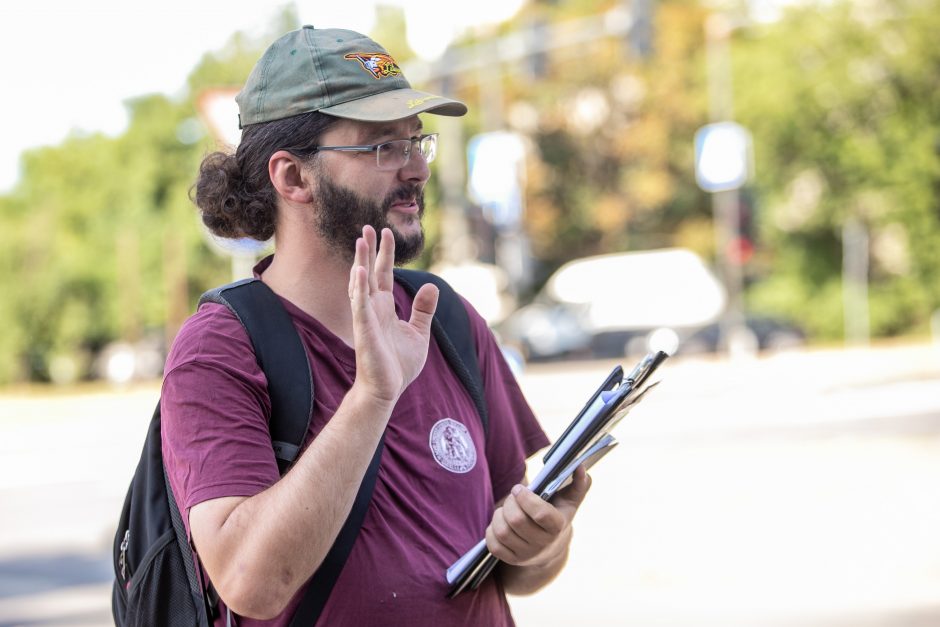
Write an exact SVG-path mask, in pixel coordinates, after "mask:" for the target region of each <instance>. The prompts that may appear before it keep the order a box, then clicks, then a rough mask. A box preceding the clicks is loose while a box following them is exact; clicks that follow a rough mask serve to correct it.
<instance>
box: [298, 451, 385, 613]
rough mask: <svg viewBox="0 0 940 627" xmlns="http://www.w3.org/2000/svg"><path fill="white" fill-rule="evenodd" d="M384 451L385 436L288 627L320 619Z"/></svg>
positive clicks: (355, 533) (352, 541) (366, 505)
mask: <svg viewBox="0 0 940 627" xmlns="http://www.w3.org/2000/svg"><path fill="white" fill-rule="evenodd" d="M384 447H385V434H384V433H383V434H382V438H381V439H380V440H379V445H378V446H377V447H376V449H375V454H374V455H373V456H372V461H371V462H370V463H369V469H368V470H366V474H365V476H364V477H363V478H362V483H361V484H360V486H359V492H358V494H356V500H355V501H354V502H353V506H352V510H351V511H350V512H349V516H348V517H347V518H346V522H345V523H343V528H342V529H340V531H339V535H337V536H336V540H335V541H334V542H333V546H332V547H330V550H329V552H328V553H327V554H326V557H324V558H323V562H322V563H321V564H320V567H319V568H317V571H316V572H315V573H313V576H312V577H311V578H310V583H309V584H308V586H307V592H306V593H305V594H304V598H303V599H302V600H301V601H300V605H298V606H297V611H296V612H295V613H294V618H293V620H291V623H290V625H291V627H311V626H312V625H315V624H316V622H317V620H318V619H319V618H320V614H321V613H322V612H323V607H324V606H325V605H326V601H327V599H329V598H330V593H331V592H332V591H333V586H334V585H335V584H336V581H337V580H338V579H339V575H340V573H341V572H342V571H343V566H344V565H345V564H346V560H347V559H349V554H350V553H351V552H352V548H353V545H354V544H355V543H356V537H357V536H358V535H359V530H360V529H361V528H362V523H363V521H364V520H365V518H366V512H367V511H368V510H369V503H370V502H371V501H372V491H373V490H374V489H375V479H376V477H378V475H379V465H380V463H381V462H382V451H383V449H384Z"/></svg>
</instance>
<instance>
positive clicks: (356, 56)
mask: <svg viewBox="0 0 940 627" xmlns="http://www.w3.org/2000/svg"><path fill="white" fill-rule="evenodd" d="M343 58H344V59H349V60H350V61H358V62H359V63H360V65H362V68H363V69H364V70H366V71H367V72H369V73H370V74H372V76H373V78H376V79H383V78H385V77H386V76H398V75H399V74H401V68H400V67H398V64H397V63H395V59H393V58H392V57H391V56H390V55H387V54H385V53H384V52H354V53H350V54H347V55H346V56H345V57H343Z"/></svg>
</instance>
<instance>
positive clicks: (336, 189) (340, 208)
mask: <svg viewBox="0 0 940 627" xmlns="http://www.w3.org/2000/svg"><path fill="white" fill-rule="evenodd" d="M316 177H317V191H316V194H315V197H314V200H313V204H314V206H315V207H316V209H317V212H316V217H315V224H314V226H315V228H316V230H317V233H318V234H319V235H320V236H321V237H322V238H323V239H324V241H325V242H327V245H328V246H329V247H330V248H331V249H332V250H333V252H335V253H336V254H338V255H341V256H342V257H344V258H348V259H349V261H352V259H353V257H354V256H355V250H356V240H357V239H358V238H360V237H362V227H363V226H365V225H367V224H369V225H371V226H372V228H374V229H375V232H376V233H377V234H378V235H381V234H382V229H383V228H388V229H391V231H392V235H393V236H394V238H395V265H396V266H400V265H403V264H406V263H408V262H409V261H413V260H415V259H417V258H418V256H419V255H420V254H421V251H423V250H424V227H423V226H422V225H421V218H422V217H423V216H424V190H422V189H421V188H420V187H418V186H417V185H409V184H403V185H402V186H401V187H399V188H398V189H394V190H392V191H391V192H389V194H388V195H387V196H386V197H385V198H384V199H383V200H382V201H381V202H375V201H372V200H368V199H366V198H363V197H361V196H360V195H359V194H357V193H356V192H355V191H353V190H352V189H351V188H349V187H342V186H340V185H336V184H335V183H333V182H332V181H331V180H330V179H329V178H327V177H326V176H324V175H322V174H321V173H317V174H316ZM411 198H414V199H415V203H417V205H418V215H416V216H407V217H408V218H410V219H411V220H414V221H417V223H418V227H419V230H418V233H417V234H416V235H412V236H410V237H409V236H405V235H403V234H402V233H400V232H399V231H398V230H397V229H396V228H395V227H394V226H392V225H391V224H390V223H389V221H388V212H389V209H390V208H391V206H392V205H393V204H394V203H395V202H398V201H399V200H408V199H411ZM378 239H379V241H378V244H379V245H381V237H379V238H378Z"/></svg>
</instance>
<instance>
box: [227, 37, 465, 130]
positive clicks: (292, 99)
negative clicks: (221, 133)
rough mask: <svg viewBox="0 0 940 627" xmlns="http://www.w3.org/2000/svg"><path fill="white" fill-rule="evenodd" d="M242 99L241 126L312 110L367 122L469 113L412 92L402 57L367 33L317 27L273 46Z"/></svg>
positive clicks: (451, 102) (461, 107)
mask: <svg viewBox="0 0 940 627" xmlns="http://www.w3.org/2000/svg"><path fill="white" fill-rule="evenodd" d="M235 101H236V102H237V103H238V121H239V128H244V127H245V126H248V125H249V124H257V123H259V122H271V121H272V120H280V119H283V118H289V117H291V116H294V115H299V114H301V113H308V112H310V111H320V112H322V113H326V114H328V115H333V116H336V117H340V118H347V119H350V120H361V121H364V122H393V121H395V120H401V119H404V118H407V117H409V116H412V115H415V114H417V113H435V114H439V115H452V116H460V115H463V114H465V113H466V112H467V106H466V105H465V104H463V103H462V102H458V101H457V100H451V99H449V98H444V97H443V96H435V95H434V94H429V93H426V92H423V91H418V90H416V89H412V88H411V85H410V84H409V83H408V80H407V79H406V78H405V76H404V75H403V74H402V72H401V68H399V67H398V64H397V63H396V62H395V59H393V58H392V56H391V55H390V54H388V52H387V51H386V50H385V48H383V47H382V46H380V45H379V44H377V43H376V42H374V41H373V40H371V39H369V38H368V37H366V36H365V35H362V34H360V33H356V32H354V31H351V30H341V29H335V28H320V29H317V28H314V27H313V26H304V27H303V28H300V29H298V30H295V31H291V32H289V33H287V34H286V35H284V36H282V37H281V38H280V39H278V40H277V41H275V42H274V43H273V44H271V46H270V47H268V49H267V50H266V51H265V52H264V54H263V55H262V57H261V59H260V60H259V61H258V63H257V64H256V65H255V67H254V69H253V70H252V71H251V75H249V76H248V81H247V82H246V83H245V86H244V88H243V89H242V90H241V92H239V94H238V95H237V96H236V97H235Z"/></svg>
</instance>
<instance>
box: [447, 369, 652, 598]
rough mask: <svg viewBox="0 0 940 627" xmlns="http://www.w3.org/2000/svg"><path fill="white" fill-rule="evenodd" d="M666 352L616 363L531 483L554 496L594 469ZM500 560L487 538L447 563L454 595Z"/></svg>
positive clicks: (647, 387) (544, 495) (648, 387)
mask: <svg viewBox="0 0 940 627" xmlns="http://www.w3.org/2000/svg"><path fill="white" fill-rule="evenodd" d="M666 357H667V354H666V353H664V352H662V351H657V352H653V353H649V354H648V355H646V357H644V358H643V359H642V360H641V361H640V363H638V364H637V365H636V367H635V368H634V369H633V370H632V371H631V372H630V373H629V374H627V375H626V376H624V374H623V368H621V367H620V366H617V367H616V368H614V369H613V371H612V372H611V373H610V374H609V375H608V376H607V378H606V379H605V380H604V382H603V383H602V384H601V385H600V387H599V388H597V391H595V392H594V394H593V395H592V396H591V398H590V399H589V400H588V402H587V403H586V404H585V405H584V408H583V409H581V411H580V412H579V413H578V415H577V417H576V418H575V419H574V420H573V421H571V424H570V425H568V428H567V429H566V430H565V432H564V433H563V434H562V435H561V437H560V438H558V439H557V440H556V441H555V443H554V444H553V445H552V447H551V448H550V449H549V451H548V453H546V454H545V457H544V458H543V461H544V464H545V465H544V466H543V467H542V470H541V471H540V472H539V474H538V476H536V477H535V479H534V480H533V481H532V482H531V483H530V484H529V489H530V490H532V491H533V492H535V493H536V494H538V495H539V496H541V497H542V498H543V499H545V500H546V501H549V500H551V498H552V497H553V496H554V495H555V493H556V492H558V490H561V489H562V488H564V487H565V486H567V485H568V484H569V483H571V476H572V475H573V474H574V471H575V469H576V468H577V467H578V466H584V467H585V469H588V468H590V467H591V466H592V465H594V463H595V462H597V461H598V460H600V459H601V458H602V457H603V456H604V455H606V454H607V453H609V452H610V451H611V449H613V448H614V447H615V446H616V445H617V440H615V439H614V437H613V436H612V435H610V430H611V429H613V427H614V426H615V425H616V424H617V423H618V422H620V420H621V419H622V418H623V417H624V416H626V415H627V413H629V411H630V410H631V409H632V408H633V406H634V405H636V404H637V403H638V402H639V401H640V399H642V398H643V397H644V396H645V395H646V393H647V392H648V391H649V390H651V389H652V388H653V387H654V386H655V385H656V383H649V378H650V375H651V374H653V372H654V371H655V370H656V369H657V368H658V367H659V365H660V364H662V363H663V361H664V360H665V359H666ZM498 563H499V560H498V559H497V558H495V557H493V555H492V554H491V553H490V552H489V551H488V550H487V548H486V540H485V539H484V540H480V542H478V543H477V544H476V546H474V547H473V548H472V549H470V550H469V551H467V552H466V553H464V554H463V555H462V556H461V557H460V558H459V559H458V560H457V561H456V562H454V563H453V564H451V566H450V568H448V569H447V583H448V584H449V585H450V586H451V587H450V591H449V592H448V597H449V598H453V597H455V596H457V595H458V594H460V593H461V592H463V591H464V590H466V589H467V588H470V589H476V588H477V587H478V586H479V585H480V583H481V582H482V581H483V580H484V579H486V577H487V576H488V575H489V574H490V573H491V572H492V571H493V568H495V567H496V564H498Z"/></svg>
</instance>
